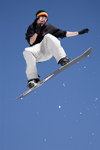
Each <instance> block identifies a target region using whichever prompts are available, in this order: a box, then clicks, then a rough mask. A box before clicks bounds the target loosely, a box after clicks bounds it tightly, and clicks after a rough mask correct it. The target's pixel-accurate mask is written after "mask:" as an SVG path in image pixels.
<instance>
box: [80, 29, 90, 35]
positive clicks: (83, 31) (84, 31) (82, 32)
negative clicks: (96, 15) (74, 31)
mask: <svg viewBox="0 0 100 150" xmlns="http://www.w3.org/2000/svg"><path fill="white" fill-rule="evenodd" d="M88 32H89V29H88V28H86V29H83V30H81V31H79V32H78V34H84V33H88Z"/></svg>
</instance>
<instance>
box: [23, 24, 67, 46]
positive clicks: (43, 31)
mask: <svg viewBox="0 0 100 150" xmlns="http://www.w3.org/2000/svg"><path fill="white" fill-rule="evenodd" d="M35 27H36V24H35V23H34V22H33V23H32V24H31V25H30V26H29V27H28V29H27V33H26V34H25V35H26V40H27V41H28V43H29V44H30V38H31V37H32V36H33V35H34V33H35ZM66 32H67V31H63V30H60V29H58V28H56V27H54V26H52V25H51V24H47V25H46V24H45V25H44V26H43V27H42V28H41V32H40V34H39V35H38V36H37V39H36V41H35V42H34V43H33V45H35V44H37V43H40V42H41V41H42V40H43V38H44V36H45V35H46V34H48V33H50V34H51V35H53V36H55V37H57V38H64V37H66ZM30 46H32V45H30Z"/></svg>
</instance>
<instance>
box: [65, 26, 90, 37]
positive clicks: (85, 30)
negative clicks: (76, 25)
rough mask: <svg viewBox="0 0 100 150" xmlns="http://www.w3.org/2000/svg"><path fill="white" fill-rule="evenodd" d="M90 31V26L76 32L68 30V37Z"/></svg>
mask: <svg viewBox="0 0 100 150" xmlns="http://www.w3.org/2000/svg"><path fill="white" fill-rule="evenodd" d="M88 32H89V29H88V28H86V29H83V30H81V31H76V32H69V31H67V33H66V37H71V36H76V35H80V34H84V33H88Z"/></svg>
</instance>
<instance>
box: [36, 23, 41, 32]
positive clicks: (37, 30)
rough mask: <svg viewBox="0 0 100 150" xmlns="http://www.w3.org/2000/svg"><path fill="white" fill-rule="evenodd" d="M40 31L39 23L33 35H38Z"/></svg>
mask: <svg viewBox="0 0 100 150" xmlns="http://www.w3.org/2000/svg"><path fill="white" fill-rule="evenodd" d="M40 31H41V23H39V24H37V25H36V28H35V33H37V34H39V33H40Z"/></svg>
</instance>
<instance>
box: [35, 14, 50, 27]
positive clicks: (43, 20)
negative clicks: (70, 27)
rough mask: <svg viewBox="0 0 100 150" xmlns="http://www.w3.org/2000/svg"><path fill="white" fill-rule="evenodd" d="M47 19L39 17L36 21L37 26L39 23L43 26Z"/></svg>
mask: <svg viewBox="0 0 100 150" xmlns="http://www.w3.org/2000/svg"><path fill="white" fill-rule="evenodd" d="M47 20H48V19H47V17H44V16H43V17H42V16H41V17H39V19H38V20H37V24H39V23H41V26H43V25H44V24H45V23H46V22H47Z"/></svg>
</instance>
